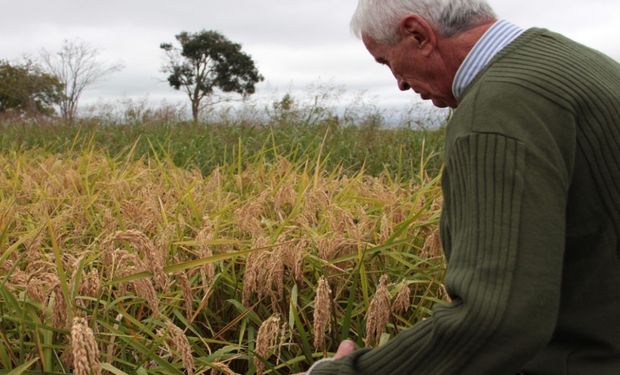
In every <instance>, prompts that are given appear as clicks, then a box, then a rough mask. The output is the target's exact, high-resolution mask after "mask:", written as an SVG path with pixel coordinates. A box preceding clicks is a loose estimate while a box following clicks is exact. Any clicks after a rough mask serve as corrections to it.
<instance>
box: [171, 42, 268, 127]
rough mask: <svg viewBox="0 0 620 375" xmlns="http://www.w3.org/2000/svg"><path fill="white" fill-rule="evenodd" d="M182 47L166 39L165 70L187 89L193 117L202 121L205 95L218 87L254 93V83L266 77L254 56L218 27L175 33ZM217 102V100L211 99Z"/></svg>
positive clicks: (245, 93) (177, 85)
mask: <svg viewBox="0 0 620 375" xmlns="http://www.w3.org/2000/svg"><path fill="white" fill-rule="evenodd" d="M175 38H176V40H177V41H178V42H179V44H180V47H174V46H173V45H172V44H171V43H162V44H161V45H160V47H161V48H162V49H163V50H164V51H166V56H167V58H168V61H167V63H166V64H165V65H164V67H163V71H164V72H166V73H169V75H168V83H170V86H172V87H174V88H175V89H176V90H181V88H183V90H184V91H185V92H186V93H187V96H188V97H189V100H190V102H191V105H192V118H193V119H194V121H198V115H199V113H200V110H201V103H203V99H205V98H207V97H209V96H211V95H213V93H214V89H215V88H219V89H220V90H222V91H223V92H236V93H238V94H241V95H243V96H244V97H245V96H247V95H251V94H253V93H254V91H255V88H254V85H255V84H256V83H258V82H260V81H262V80H263V77H262V76H261V75H260V74H259V73H258V70H257V69H256V67H255V66H254V61H253V60H252V58H251V57H250V56H249V55H248V54H246V53H244V52H243V51H241V45H240V44H237V43H233V42H231V41H230V40H228V39H227V38H226V37H224V36H223V35H222V34H220V33H218V32H216V31H205V30H203V31H201V32H198V33H188V32H185V31H184V32H182V33H180V34H178V35H176V36H175ZM211 104H213V102H211Z"/></svg>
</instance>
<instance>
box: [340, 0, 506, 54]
mask: <svg viewBox="0 0 620 375" xmlns="http://www.w3.org/2000/svg"><path fill="white" fill-rule="evenodd" d="M409 14H417V15H418V16H420V17H422V18H424V19H425V20H426V21H428V22H429V23H430V24H431V26H432V27H433V28H434V29H435V30H437V32H439V33H440V34H441V35H443V36H446V37H449V36H453V35H456V34H459V33H461V32H464V31H467V30H469V29H471V28H472V27H474V26H477V25H479V24H482V23H484V22H486V21H489V20H492V19H494V18H495V17H496V16H495V12H493V9H492V8H491V6H490V5H489V4H488V3H487V1H486V0H359V3H358V4H357V9H356V11H355V14H354V15H353V19H352V20H351V30H352V31H353V33H354V34H355V35H357V37H358V38H361V37H362V35H366V36H368V37H370V38H371V39H373V40H375V41H378V42H383V43H390V44H391V43H395V42H396V41H398V35H397V30H398V24H399V22H400V21H401V20H402V19H403V18H404V17H405V16H407V15H409Z"/></svg>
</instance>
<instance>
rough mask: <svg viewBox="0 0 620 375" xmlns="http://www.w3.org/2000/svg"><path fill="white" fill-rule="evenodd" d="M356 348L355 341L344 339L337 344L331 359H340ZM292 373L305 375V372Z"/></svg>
mask: <svg viewBox="0 0 620 375" xmlns="http://www.w3.org/2000/svg"><path fill="white" fill-rule="evenodd" d="M356 350H357V345H355V342H353V341H352V340H344V341H343V342H341V343H340V345H338V350H337V351H336V354H334V357H333V359H340V358H342V357H346V356H348V355H349V354H351V353H353V352H354V351H356ZM293 375H306V373H305V372H299V373H297V374H293Z"/></svg>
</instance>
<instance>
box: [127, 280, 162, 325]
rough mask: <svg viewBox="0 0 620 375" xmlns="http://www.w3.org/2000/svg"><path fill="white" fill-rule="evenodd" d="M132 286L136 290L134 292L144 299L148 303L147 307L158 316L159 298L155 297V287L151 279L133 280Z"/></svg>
mask: <svg viewBox="0 0 620 375" xmlns="http://www.w3.org/2000/svg"><path fill="white" fill-rule="evenodd" d="M133 287H134V289H135V291H136V294H137V295H138V296H139V297H141V298H143V299H144V300H146V303H147V304H148V305H149V308H150V309H151V311H152V312H153V315H154V316H159V315H160V311H159V299H158V298H157V292H156V291H155V287H154V286H153V283H151V280H149V279H140V280H136V281H134V282H133Z"/></svg>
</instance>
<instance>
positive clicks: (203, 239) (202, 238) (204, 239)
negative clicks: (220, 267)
mask: <svg viewBox="0 0 620 375" xmlns="http://www.w3.org/2000/svg"><path fill="white" fill-rule="evenodd" d="M203 220H204V222H205V224H204V226H203V228H202V230H201V231H200V232H198V235H197V236H196V242H197V243H198V253H199V254H198V256H199V257H201V258H207V257H210V256H213V251H212V250H211V247H210V246H209V245H208V241H210V240H213V239H214V236H215V233H214V230H215V229H214V227H213V224H211V221H210V220H209V218H208V217H206V216H205V217H204V218H203ZM201 273H202V276H203V284H204V286H205V287H206V286H207V285H208V284H209V283H210V282H211V281H212V280H213V279H214V278H215V265H214V264H213V263H209V264H205V265H204V266H202V269H201Z"/></svg>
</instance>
